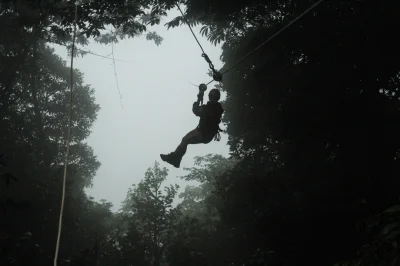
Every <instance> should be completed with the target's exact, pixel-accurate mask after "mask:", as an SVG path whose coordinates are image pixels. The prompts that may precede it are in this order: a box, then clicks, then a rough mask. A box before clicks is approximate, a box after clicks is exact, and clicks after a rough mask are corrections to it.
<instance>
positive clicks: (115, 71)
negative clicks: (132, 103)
mask: <svg viewBox="0 0 400 266" xmlns="http://www.w3.org/2000/svg"><path fill="white" fill-rule="evenodd" d="M111 54H112V58H113V67H114V76H115V81H116V83H117V89H118V94H119V103H120V104H121V108H122V109H124V106H123V105H122V94H121V90H120V89H119V83H118V76H117V70H116V66H115V59H114V40H112V42H111Z"/></svg>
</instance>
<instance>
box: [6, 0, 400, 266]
mask: <svg viewBox="0 0 400 266" xmlns="http://www.w3.org/2000/svg"><path fill="white" fill-rule="evenodd" d="M314 2H315V1H301V2H298V1H297V2H295V1H268V2H265V1H258V0H257V1H251V2H246V1H237V2H227V1H225V0H218V1H198V0H187V1H180V2H179V4H185V5H186V10H185V17H186V19H187V20H188V21H189V23H190V24H192V25H198V24H201V25H202V29H201V34H203V35H204V36H206V37H207V38H208V39H209V40H210V41H211V42H213V43H218V42H224V43H223V45H222V55H221V59H222V61H223V63H224V68H225V69H227V68H229V67H230V66H232V65H233V64H235V63H236V62H238V60H240V59H241V58H242V57H243V56H244V55H246V54H247V53H248V52H250V51H252V50H253V49H254V48H255V47H257V46H258V45H259V44H261V43H262V42H263V41H265V40H267V39H268V38H269V37H270V36H271V35H273V34H274V33H276V32H277V31H278V30H279V29H281V28H282V27H283V26H284V25H286V24H287V23H289V22H290V21H291V20H292V19H293V18H295V17H297V16H298V15H299V14H301V13H302V12H303V11H304V10H305V9H306V8H308V7H309V6H310V5H311V4H312V3H314ZM23 3H24V4H22V2H18V1H1V2H0V5H1V6H0V7H1V8H2V12H1V13H0V22H1V24H4V25H5V24H7V25H10V24H11V26H12V27H11V28H17V29H18V30H12V29H11V28H10V27H2V28H1V34H2V36H5V38H2V39H1V40H0V97H1V100H0V110H1V111H0V113H1V118H0V128H1V131H2V132H1V136H0V150H1V153H2V154H4V155H3V156H2V158H1V160H2V161H1V162H2V164H1V166H0V167H1V168H0V175H1V176H0V178H1V182H2V183H1V186H0V189H1V191H0V192H1V193H0V195H1V204H2V207H3V212H2V214H1V215H2V216H1V217H0V218H1V219H0V226H1V227H0V263H1V264H2V265H3V264H4V265H8V264H14V265H31V264H32V261H35V262H37V263H39V264H44V263H49V262H50V260H51V257H52V253H53V249H54V247H53V246H54V241H55V232H56V225H57V221H58V220H57V219H58V210H59V194H60V193H59V192H60V189H61V182H60V176H61V174H62V162H63V156H64V144H65V143H64V137H65V134H66V131H65V126H66V122H67V120H66V109H65V107H66V103H67V99H68V98H67V96H68V95H67V93H66V88H68V86H69V78H68V77H69V72H68V69H67V67H66V65H65V63H64V62H63V61H62V60H61V59H60V58H59V57H57V56H56V55H55V54H54V52H53V51H52V50H51V49H50V48H49V47H48V46H47V44H46V43H45V42H44V41H43V39H50V40H51V41H59V42H62V43H66V44H69V43H70V33H71V29H72V25H73V24H72V23H73V4H72V2H62V3H61V2H57V1H53V2H46V1H28V2H26V3H25V2H23ZM175 4H176V2H174V1H169V0H163V1H161V0H157V1H134V2H133V1H119V0H114V1H86V2H84V3H82V5H81V8H80V10H81V13H80V15H81V18H80V21H79V25H78V26H79V42H80V43H81V44H83V45H84V44H85V43H87V41H88V39H89V38H92V37H94V38H95V41H98V42H101V43H109V42H111V41H112V42H115V41H118V40H120V39H123V38H125V37H126V36H130V37H132V36H137V35H139V34H142V33H144V32H145V30H146V26H148V25H150V26H151V25H155V24H158V23H160V21H161V17H162V16H165V14H166V13H165V12H166V11H167V10H169V9H172V8H175ZM399 8H400V4H399V3H397V2H395V1H391V2H388V1H386V2H382V3H381V2H379V3H376V2H371V1H350V2H349V1H326V2H324V3H323V4H321V5H320V6H319V7H318V8H316V9H315V10H313V11H312V12H310V13H309V14H307V15H306V16H304V17H303V18H302V19H301V20H300V21H298V22H297V23H295V24H293V25H292V26H291V27H290V28H288V29H287V30H285V31H284V32H282V33H280V34H279V35H278V36H276V37H275V38H274V39H273V40H272V41H270V42H269V43H268V44H267V45H265V46H263V47H262V48H260V49H259V50H257V52H256V53H255V54H253V55H252V56H251V57H249V58H247V60H245V61H243V62H242V63H241V64H238V65H237V66H235V68H233V69H231V70H230V71H229V72H227V73H226V74H225V75H224V82H223V84H222V85H217V86H220V88H221V89H223V90H224V91H225V92H226V94H227V97H226V100H225V101H224V103H223V105H224V109H225V116H224V120H223V122H224V123H225V124H226V128H227V134H228V135H229V142H228V144H229V145H230V150H231V155H232V158H229V159H228V158H224V157H222V156H220V155H207V156H204V157H196V158H195V165H194V167H191V168H188V169H186V170H187V171H188V173H187V174H186V175H185V176H183V177H181V178H182V179H184V180H186V181H191V182H197V183H198V185H196V186H188V187H186V189H185V190H184V191H183V192H182V193H180V194H179V197H180V198H181V200H182V201H181V202H180V203H179V204H178V205H177V206H175V205H174V204H173V202H174V200H175V199H176V196H177V194H178V187H177V186H167V187H165V188H162V184H163V182H164V181H165V180H166V178H167V175H168V171H167V169H165V168H162V167H161V166H160V165H159V164H158V163H157V162H156V163H155V164H154V166H152V167H151V168H149V169H148V170H147V172H146V173H145V175H144V178H143V179H142V181H141V182H140V183H139V184H137V185H136V186H134V187H133V188H132V189H131V190H129V191H128V194H127V198H126V200H125V202H124V203H123V207H122V209H121V211H120V212H118V213H112V212H111V211H110V207H111V206H110V204H109V203H107V202H106V201H103V202H100V203H98V202H94V201H93V200H92V199H90V198H87V197H86V195H85V194H84V192H83V188H84V187H87V186H90V185H91V182H92V179H93V176H94V175H95V172H96V170H97V169H98V167H99V166H100V163H99V162H98V161H97V159H96V157H95V156H94V154H93V150H92V149H91V148H90V147H89V146H88V145H87V144H86V143H85V139H86V138H87V137H88V136H89V134H90V130H91V126H92V124H93V123H94V121H95V119H96V114H97V112H98V110H99V106H98V105H96V104H95V99H94V97H93V90H92V89H91V87H90V86H89V85H86V84H84V83H83V75H82V73H80V72H79V71H78V70H75V73H76V80H75V87H76V93H75V95H74V103H75V104H74V109H73V112H74V121H75V122H76V123H74V126H73V146H72V150H71V153H72V156H71V162H70V165H69V169H70V170H69V171H70V172H69V173H68V174H69V177H70V178H69V181H68V182H69V183H68V195H67V206H66V210H65V220H64V229H63V238H62V241H63V242H62V244H61V245H62V247H63V249H62V251H61V261H60V263H63V264H67V263H69V264H73V265H99V266H100V265H110V266H111V265H143V266H146V265H154V266H161V265H174V266H179V265H198V266H201V265H248V266H249V265H269V266H274V265H285V266H292V265H293V266H294V265H310V266H312V265H335V264H336V265H395V264H396V263H398V253H399V252H398V251H399V250H398V241H399V239H398V235H399V234H398V233H399V224H398V222H397V221H398V207H397V206H398V197H399V194H398V191H399V188H400V183H399V181H398V176H399V171H400V164H399V151H400V141H399V138H398V136H399V135H400V132H399V127H398V126H397V125H398V124H399V122H400V113H399V110H400V105H399V95H398V92H399V84H400V74H399V73H400V65H399V62H400V60H399V59H400V50H399V49H398V47H399V46H400V40H399V39H398V38H396V35H395V34H393V33H394V32H397V31H396V30H397V29H398V28H399V26H400V25H399V24H400V21H399V20H398V18H397V13H398V12H396V11H397V10H399ZM182 22H183V18H182V17H180V16H179V17H177V18H175V19H173V20H172V21H171V22H169V23H167V27H175V26H180V25H182ZM88 25H89V26H88ZM184 26H185V25H184ZM110 27H112V30H110ZM107 30H110V31H109V32H108V31H107ZM147 38H148V39H151V40H154V41H155V42H156V44H159V43H160V42H161V40H162V39H161V37H159V36H158V35H157V34H156V33H154V32H147ZM210 145H211V144H210Z"/></svg>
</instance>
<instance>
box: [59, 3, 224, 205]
mask: <svg viewBox="0 0 400 266" xmlns="http://www.w3.org/2000/svg"><path fill="white" fill-rule="evenodd" d="M178 15H179V14H178V11H175V10H174V11H171V12H169V15H168V17H167V18H165V19H164V21H163V22H162V23H161V25H159V26H156V27H152V28H151V29H149V30H150V31H153V30H155V31H156V32H157V33H158V34H159V35H160V36H162V37H163V38H164V40H163V42H162V44H161V45H160V46H157V45H156V44H155V43H154V42H153V41H147V40H146V37H145V35H143V36H141V37H138V38H134V39H125V40H123V41H120V42H119V43H118V44H114V56H115V58H116V59H122V60H128V61H131V62H132V63H124V62H116V71H117V77H118V83H119V88H120V91H121V94H122V97H123V99H122V104H123V107H124V109H122V107H121V104H120V101H119V94H118V90H117V85H116V78H115V75H114V68H113V64H112V60H108V59H102V58H100V57H96V56H93V55H89V54H88V55H85V56H84V57H83V58H82V57H79V58H75V59H74V60H75V61H74V67H75V68H77V69H79V70H81V71H82V72H83V73H84V82H85V83H87V84H90V85H91V86H92V88H94V89H95V91H96V102H97V103H98V104H99V105H100V107H101V110H100V111H99V113H98V118H97V121H96V122H95V124H94V126H93V128H92V134H91V136H90V137H89V139H88V143H89V144H90V146H92V147H93V149H94V153H95V155H96V156H98V160H99V161H100V162H101V167H100V169H99V170H98V172H97V175H96V176H95V178H94V182H93V183H94V185H93V188H90V189H88V190H87V193H88V194H89V195H91V196H93V197H94V198H95V200H100V199H106V200H107V201H110V202H112V203H113V204H114V211H116V210H118V209H119V206H120V204H121V202H122V201H123V200H124V199H125V196H126V193H127V191H128V188H129V187H131V186H132V184H137V183H138V182H139V181H140V180H141V179H142V178H143V176H144V173H145V171H146V169H147V168H148V167H151V166H153V165H154V162H155V161H156V160H157V161H159V162H160V163H161V166H165V167H167V168H168V169H169V170H170V171H169V178H168V182H167V183H169V184H179V185H180V186H181V191H182V190H183V189H184V187H185V185H186V183H185V182H184V181H182V180H181V179H180V178H177V177H178V176H182V175H184V174H185V173H186V172H185V171H184V170H183V167H185V166H187V167H190V166H192V165H193V157H195V156H202V155H206V154H208V153H216V154H222V155H225V156H227V155H228V150H229V148H228V146H227V145H226V143H227V136H226V135H225V134H222V135H221V136H222V138H221V141H220V142H216V141H213V142H211V143H210V144H208V145H203V144H199V145H190V146H189V148H188V152H187V153H186V155H185V157H184V158H183V160H182V163H181V168H180V169H176V168H174V167H173V166H170V165H168V164H166V163H164V162H162V161H161V159H160V157H159V154H160V153H169V152H171V151H173V150H175V148H176V146H177V145H178V144H179V143H180V140H181V139H182V137H183V136H184V135H185V134H186V133H187V132H188V131H190V130H192V129H194V128H195V127H196V126H197V123H198V118H197V117H196V116H194V115H193V113H192V111H191V109H192V104H193V102H194V101H195V100H196V98H197V93H198V89H197V88H196V87H195V86H193V85H191V84H190V83H189V82H191V83H194V84H200V83H206V82H208V81H209V80H210V77H209V76H208V75H207V72H208V64H207V63H206V62H205V60H204V59H203V58H202V57H201V50H200V48H199V46H198V45H197V43H196V41H195V40H194V38H193V36H192V34H191V32H190V30H189V28H188V27H186V26H181V27H178V28H174V29H169V30H167V28H166V27H165V26H164V24H165V23H166V22H168V21H170V20H172V19H173V18H174V17H176V16H178ZM199 29H200V26H198V27H195V28H194V31H195V33H196V35H197V37H198V38H199V41H200V43H201V44H202V46H203V48H204V50H205V51H206V53H207V54H208V56H209V57H210V59H211V60H212V62H213V64H214V66H215V68H216V69H220V68H221V67H222V63H221V61H220V60H219V57H220V54H221V47H220V45H219V46H217V47H216V46H214V45H212V44H211V43H209V42H208V41H207V40H206V38H203V37H201V35H200V33H199ZM84 49H86V50H90V51H91V52H94V53H97V54H101V55H105V56H107V55H109V54H110V53H111V45H110V46H107V45H100V44H95V43H93V44H90V45H89V46H87V47H85V48H84ZM56 52H57V53H58V54H59V55H60V56H62V57H63V58H64V59H65V60H67V62H68V65H69V59H68V57H67V51H66V48H65V47H56ZM210 88H212V85H209V87H208V89H210Z"/></svg>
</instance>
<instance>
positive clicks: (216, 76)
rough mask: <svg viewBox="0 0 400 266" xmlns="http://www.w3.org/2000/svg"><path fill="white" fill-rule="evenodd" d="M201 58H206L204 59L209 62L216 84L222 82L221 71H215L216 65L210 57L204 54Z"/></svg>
mask: <svg viewBox="0 0 400 266" xmlns="http://www.w3.org/2000/svg"><path fill="white" fill-rule="evenodd" d="M201 56H202V57H204V59H205V60H206V61H207V63H208V65H209V67H210V69H211V71H212V72H213V79H214V80H215V81H216V82H222V74H221V73H220V72H219V71H217V70H215V68H214V65H213V63H212V62H211V60H210V58H209V57H208V55H207V54H205V53H203V54H202V55H201Z"/></svg>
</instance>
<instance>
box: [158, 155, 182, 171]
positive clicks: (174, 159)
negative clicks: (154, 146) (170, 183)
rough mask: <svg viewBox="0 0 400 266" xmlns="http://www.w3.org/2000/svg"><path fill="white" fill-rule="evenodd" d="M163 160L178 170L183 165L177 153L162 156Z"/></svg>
mask: <svg viewBox="0 0 400 266" xmlns="http://www.w3.org/2000/svg"><path fill="white" fill-rule="evenodd" d="M160 157H161V160H163V161H164V162H167V163H169V164H171V165H173V166H174V167H176V168H179V166H180V164H181V159H182V158H179V157H178V156H177V155H176V154H175V153H173V152H171V153H170V154H160Z"/></svg>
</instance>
